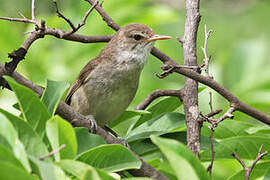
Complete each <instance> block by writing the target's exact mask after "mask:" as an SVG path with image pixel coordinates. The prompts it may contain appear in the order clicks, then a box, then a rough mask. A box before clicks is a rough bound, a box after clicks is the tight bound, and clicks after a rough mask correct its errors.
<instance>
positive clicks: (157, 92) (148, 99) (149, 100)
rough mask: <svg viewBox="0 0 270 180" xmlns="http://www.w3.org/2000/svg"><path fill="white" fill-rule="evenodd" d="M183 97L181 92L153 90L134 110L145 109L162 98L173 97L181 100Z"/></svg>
mask: <svg viewBox="0 0 270 180" xmlns="http://www.w3.org/2000/svg"><path fill="white" fill-rule="evenodd" d="M183 95H184V94H183V91H182V90H155V91H153V92H152V93H151V94H149V95H148V96H147V97H146V98H145V99H144V100H143V101H142V102H141V103H140V104H139V105H138V106H137V107H135V110H144V109H146V107H147V106H149V105H150V104H151V103H152V102H153V101H154V100H155V99H157V98H159V97H162V96H175V97H179V98H180V99H182V97H183Z"/></svg>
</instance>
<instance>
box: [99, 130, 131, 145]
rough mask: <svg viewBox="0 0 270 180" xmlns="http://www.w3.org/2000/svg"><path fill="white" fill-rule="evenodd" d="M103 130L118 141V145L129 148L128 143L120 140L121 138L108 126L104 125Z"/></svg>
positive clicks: (122, 139)
mask: <svg viewBox="0 0 270 180" xmlns="http://www.w3.org/2000/svg"><path fill="white" fill-rule="evenodd" d="M103 128H104V129H105V130H106V131H108V132H110V133H111V134H112V135H114V136H115V137H116V138H117V139H118V140H119V141H120V143H121V144H122V145H123V146H125V147H126V148H128V149H130V146H129V145H128V143H127V142H126V140H125V139H124V138H122V137H121V136H119V135H118V134H117V133H116V132H115V131H114V130H112V129H111V128H110V127H109V126H106V125H104V126H103Z"/></svg>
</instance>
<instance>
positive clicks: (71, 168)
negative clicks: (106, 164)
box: [57, 160, 114, 180]
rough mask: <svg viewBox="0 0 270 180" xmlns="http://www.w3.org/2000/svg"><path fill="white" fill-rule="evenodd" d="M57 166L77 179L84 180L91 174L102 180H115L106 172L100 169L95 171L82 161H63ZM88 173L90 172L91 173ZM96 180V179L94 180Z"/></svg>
mask: <svg viewBox="0 0 270 180" xmlns="http://www.w3.org/2000/svg"><path fill="white" fill-rule="evenodd" d="M57 165H58V166H60V167H61V168H62V169H63V170H65V171H66V172H68V173H70V174H72V175H74V176H76V177H77V178H80V179H83V178H85V177H88V176H89V175H90V174H91V176H95V177H96V178H97V179H100V178H101V179H102V180H113V179H114V178H112V177H111V176H110V175H108V174H107V173H106V172H104V171H103V170H100V169H95V168H93V167H92V166H90V165H88V164H85V163H83V162H80V161H75V160H61V161H59V162H57ZM86 171H90V172H91V173H89V172H87V173H86ZM92 179H95V178H92Z"/></svg>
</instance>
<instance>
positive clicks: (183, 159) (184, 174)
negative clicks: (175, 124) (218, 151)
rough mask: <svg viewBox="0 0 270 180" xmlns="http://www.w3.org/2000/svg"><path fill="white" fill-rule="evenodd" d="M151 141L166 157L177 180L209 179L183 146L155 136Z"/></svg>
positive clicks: (201, 166) (195, 158)
mask: <svg viewBox="0 0 270 180" xmlns="http://www.w3.org/2000/svg"><path fill="white" fill-rule="evenodd" d="M151 140H152V141H153V143H155V144H156V145H157V146H158V147H159V148H160V150H161V151H162V153H163V154H164V155H165V156H166V158H167V159H168V161H169V162H170V165H171V166H172V168H173V170H174V172H175V175H176V176H177V178H178V179H181V180H190V179H192V180H196V179H198V180H209V179H210V178H209V177H208V174H207V172H206V170H205V169H204V167H203V165H202V164H201V163H200V161H199V159H198V158H197V157H196V156H195V155H194V154H193V153H192V152H191V151H190V150H189V149H188V148H187V147H186V146H185V145H184V144H182V143H180V142H178V141H175V140H171V139H166V138H160V137H155V136H151Z"/></svg>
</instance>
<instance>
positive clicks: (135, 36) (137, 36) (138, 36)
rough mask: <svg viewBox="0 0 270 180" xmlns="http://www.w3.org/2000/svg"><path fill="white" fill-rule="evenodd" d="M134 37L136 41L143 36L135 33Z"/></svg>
mask: <svg viewBox="0 0 270 180" xmlns="http://www.w3.org/2000/svg"><path fill="white" fill-rule="evenodd" d="M133 38H134V39H135V40H136V41H139V40H140V39H142V38H143V36H142V35H140V34H135V35H134V36H133Z"/></svg>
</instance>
